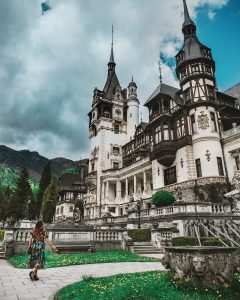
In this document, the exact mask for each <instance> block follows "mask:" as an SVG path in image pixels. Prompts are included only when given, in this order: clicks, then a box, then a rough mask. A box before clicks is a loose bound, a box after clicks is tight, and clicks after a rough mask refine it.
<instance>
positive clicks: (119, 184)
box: [117, 180, 122, 199]
mask: <svg viewBox="0 0 240 300" xmlns="http://www.w3.org/2000/svg"><path fill="white" fill-rule="evenodd" d="M121 192H122V190H121V181H120V180H118V181H117V199H121Z"/></svg>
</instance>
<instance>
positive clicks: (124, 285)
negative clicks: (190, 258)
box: [54, 271, 240, 300]
mask: <svg viewBox="0 0 240 300" xmlns="http://www.w3.org/2000/svg"><path fill="white" fill-rule="evenodd" d="M65 299H68V300H89V299H91V300H107V299H111V300H174V299H176V300H187V299H189V300H190V299H194V300H219V299H225V300H230V299H231V300H239V299H240V274H237V275H235V276H234V281H233V284H232V286H231V287H229V288H224V287H216V286H201V285H199V284H197V283H195V282H186V283H176V282H175V281H174V280H173V278H172V275H171V274H170V272H166V271H165V272H156V271H155V272H144V273H133V274H121V275H115V276H111V277H103V278H92V277H87V276H85V277H84V279H83V280H82V281H80V282H76V283H74V284H71V285H68V286H66V287H64V288H63V289H61V290H60V291H58V293H57V294H56V295H55V297H54V300H65Z"/></svg>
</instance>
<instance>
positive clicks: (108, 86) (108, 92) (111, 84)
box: [103, 70, 120, 100]
mask: <svg viewBox="0 0 240 300" xmlns="http://www.w3.org/2000/svg"><path fill="white" fill-rule="evenodd" d="M117 86H120V84H119V81H118V78H117V75H116V73H115V70H111V71H108V77H107V81H106V83H105V86H104V89H103V91H104V93H105V97H106V98H107V99H109V100H111V98H112V95H113V91H114V89H115V88H116V87H117Z"/></svg>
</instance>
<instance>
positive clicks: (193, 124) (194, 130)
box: [190, 114, 197, 134]
mask: <svg viewBox="0 0 240 300" xmlns="http://www.w3.org/2000/svg"><path fill="white" fill-rule="evenodd" d="M190 118H191V126H192V134H194V133H196V132H197V130H196V122H195V115H194V114H193V115H191V117H190Z"/></svg>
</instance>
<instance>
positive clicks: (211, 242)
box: [172, 236, 226, 247]
mask: <svg viewBox="0 0 240 300" xmlns="http://www.w3.org/2000/svg"><path fill="white" fill-rule="evenodd" d="M200 240H201V244H202V246H220V247H222V246H223V244H222V243H221V242H220V241H219V239H218V238H215V237H201V238H200ZM223 241H224V242H226V241H225V240H223ZM172 246H187V247H188V246H199V244H198V239H197V238H196V237H190V236H179V237H175V238H172Z"/></svg>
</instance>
